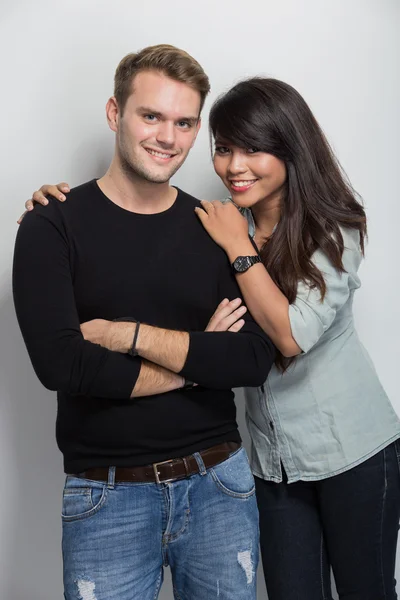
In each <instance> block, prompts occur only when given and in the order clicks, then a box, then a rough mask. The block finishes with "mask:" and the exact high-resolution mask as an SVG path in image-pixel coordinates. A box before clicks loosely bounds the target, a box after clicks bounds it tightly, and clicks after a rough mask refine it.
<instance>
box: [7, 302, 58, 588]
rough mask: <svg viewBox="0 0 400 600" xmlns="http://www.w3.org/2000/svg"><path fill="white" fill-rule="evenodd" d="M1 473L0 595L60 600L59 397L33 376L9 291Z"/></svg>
mask: <svg viewBox="0 0 400 600" xmlns="http://www.w3.org/2000/svg"><path fill="white" fill-rule="evenodd" d="M0 330H1V341H0V390H1V394H0V407H1V415H2V417H1V423H0V431H1V447H2V448H4V449H5V451H3V452H2V455H1V457H0V461H1V462H0V465H1V474H2V484H3V486H2V492H1V496H2V498H1V506H2V510H1V516H0V523H1V530H2V541H1V551H0V556H1V563H2V575H1V583H0V596H1V598H3V599H4V600H24V599H25V598H26V599H27V598H29V599H30V600H54V599H55V598H61V597H62V586H61V582H62V569H61V548H60V542H61V522H60V518H59V512H60V507H61V490H62V485H63V469H62V460H61V454H60V453H59V450H58V448H57V446H56V442H55V436H54V428H55V418H56V399H55V394H54V393H53V392H48V391H47V390H45V389H44V388H43V387H42V385H41V384H40V382H39V381H38V380H37V378H36V376H35V374H34V373H33V370H32V367H31V364H30V361H29V357H28V355H27V352H26V349H25V346H24V343H23V341H22V337H21V335H20V333H19V329H18V324H17V320H16V317H15V312H14V306H13V301H12V297H11V294H8V295H7V296H6V297H4V298H3V299H2V301H1V304H0Z"/></svg>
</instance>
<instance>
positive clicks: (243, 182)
mask: <svg viewBox="0 0 400 600" xmlns="http://www.w3.org/2000/svg"><path fill="white" fill-rule="evenodd" d="M255 182H256V180H255V179H252V180H251V181H231V183H232V185H234V186H235V187H246V185H251V184H252V183H255Z"/></svg>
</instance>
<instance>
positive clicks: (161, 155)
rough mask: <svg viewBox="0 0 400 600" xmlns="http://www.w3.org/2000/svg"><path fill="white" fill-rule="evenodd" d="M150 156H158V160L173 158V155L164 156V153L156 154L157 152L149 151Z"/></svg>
mask: <svg viewBox="0 0 400 600" xmlns="http://www.w3.org/2000/svg"><path fill="white" fill-rule="evenodd" d="M147 152H148V153H149V154H152V155H153V156H158V158H171V156H172V154H162V152H156V151H155V150H147Z"/></svg>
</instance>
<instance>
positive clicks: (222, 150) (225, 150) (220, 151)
mask: <svg viewBox="0 0 400 600" xmlns="http://www.w3.org/2000/svg"><path fill="white" fill-rule="evenodd" d="M215 152H216V153H217V154H228V152H229V148H227V147H226V146H215Z"/></svg>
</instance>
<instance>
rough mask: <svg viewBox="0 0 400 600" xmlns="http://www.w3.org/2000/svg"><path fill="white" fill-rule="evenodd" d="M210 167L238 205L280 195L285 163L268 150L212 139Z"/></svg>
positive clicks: (249, 205)
mask: <svg viewBox="0 0 400 600" xmlns="http://www.w3.org/2000/svg"><path fill="white" fill-rule="evenodd" d="M213 160H214V169H215V172H216V173H217V175H219V177H220V178H221V179H222V181H223V182H224V184H225V185H226V187H227V188H228V190H229V192H230V194H231V196H232V200H233V201H234V203H235V204H237V205H238V206H242V207H246V208H251V207H252V206H254V205H255V204H258V203H259V202H262V201H265V202H270V201H271V200H276V199H277V198H279V197H280V195H281V192H282V188H283V186H284V183H285V181H286V167H285V163H284V162H283V161H282V160H280V159H279V158H276V157H275V156H273V155H272V154H267V153H266V152H260V151H257V150H255V149H251V148H248V149H245V148H239V147H238V146H234V145H232V144H230V143H227V142H224V141H223V140H221V139H218V138H217V139H216V142H215V152H214V159H213Z"/></svg>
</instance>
